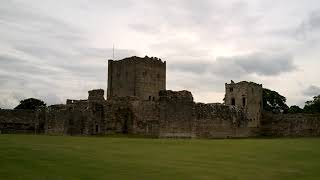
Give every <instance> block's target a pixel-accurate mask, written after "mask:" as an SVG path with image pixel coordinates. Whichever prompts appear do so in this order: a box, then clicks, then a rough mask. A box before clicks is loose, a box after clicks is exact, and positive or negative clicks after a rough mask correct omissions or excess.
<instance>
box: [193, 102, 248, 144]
mask: <svg viewBox="0 0 320 180" xmlns="http://www.w3.org/2000/svg"><path fill="white" fill-rule="evenodd" d="M195 124H196V135H197V137H205V138H228V137H248V136H249V135H250V134H251V129H250V128H248V127H247V125H248V120H247V118H246V116H245V113H244V112H243V110H242V109H239V108H236V107H235V106H226V105H222V104H203V103H197V104H196V123H195Z"/></svg>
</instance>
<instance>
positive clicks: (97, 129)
mask: <svg viewBox="0 0 320 180" xmlns="http://www.w3.org/2000/svg"><path fill="white" fill-rule="evenodd" d="M96 133H99V125H98V124H97V125H96Z"/></svg>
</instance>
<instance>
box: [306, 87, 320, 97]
mask: <svg viewBox="0 0 320 180" xmlns="http://www.w3.org/2000/svg"><path fill="white" fill-rule="evenodd" d="M303 94H304V95H305V96H317V95H319V94H320V87H318V86H315V85H310V86H309V87H308V88H307V89H305V90H303Z"/></svg>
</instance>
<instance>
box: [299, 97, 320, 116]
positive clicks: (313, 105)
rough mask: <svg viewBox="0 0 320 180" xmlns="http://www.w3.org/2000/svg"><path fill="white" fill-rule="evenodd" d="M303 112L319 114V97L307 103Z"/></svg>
mask: <svg viewBox="0 0 320 180" xmlns="http://www.w3.org/2000/svg"><path fill="white" fill-rule="evenodd" d="M303 110H304V112H306V113H320V95H318V96H314V97H313V100H311V101H307V102H306V104H305V106H304V108H303Z"/></svg>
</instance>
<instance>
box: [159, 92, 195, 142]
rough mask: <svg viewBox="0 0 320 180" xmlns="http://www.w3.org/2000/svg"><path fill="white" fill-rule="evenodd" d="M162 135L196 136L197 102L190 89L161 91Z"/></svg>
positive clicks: (160, 121) (160, 119) (160, 133)
mask: <svg viewBox="0 0 320 180" xmlns="http://www.w3.org/2000/svg"><path fill="white" fill-rule="evenodd" d="M159 95H160V99H159V103H160V104H159V108H160V117H159V123H160V132H159V136H160V137H185V138H190V137H195V118H196V116H195V103H194V101H193V97H192V94H191V93H190V92H189V91H170V90H166V91H160V93H159Z"/></svg>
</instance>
